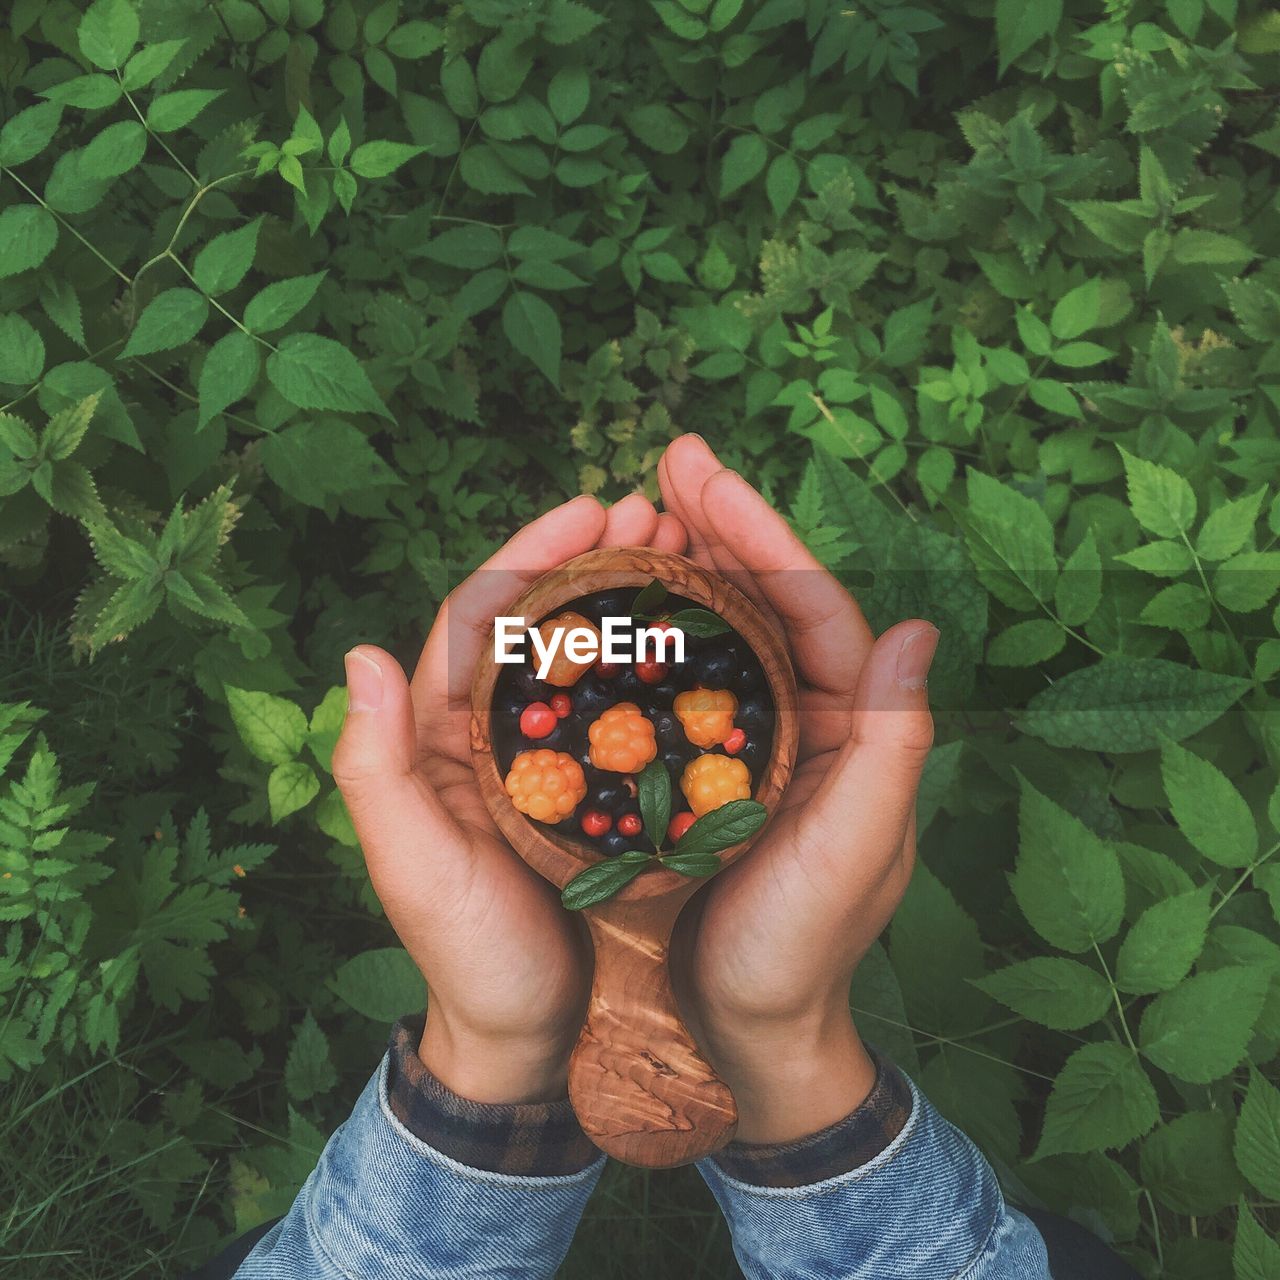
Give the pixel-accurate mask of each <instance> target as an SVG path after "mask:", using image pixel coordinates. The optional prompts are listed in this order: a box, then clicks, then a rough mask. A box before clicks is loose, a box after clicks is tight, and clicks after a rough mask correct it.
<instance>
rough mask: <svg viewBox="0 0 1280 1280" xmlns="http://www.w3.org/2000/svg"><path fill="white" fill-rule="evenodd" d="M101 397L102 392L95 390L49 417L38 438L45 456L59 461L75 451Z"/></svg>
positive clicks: (86, 430) (87, 428)
mask: <svg viewBox="0 0 1280 1280" xmlns="http://www.w3.org/2000/svg"><path fill="white" fill-rule="evenodd" d="M101 399H102V393H101V392H100V391H95V392H94V393H93V394H92V395H88V396H85V397H84V398H83V399H81V400H77V401H76V403H75V404H73V405H68V406H67V408H65V409H62V410H59V412H57V413H55V414H54V415H53V417H52V418H50V419H49V422H48V425H47V426H46V427H45V429H44V432H43V434H42V435H41V440H40V443H41V445H42V447H43V449H44V454H45V456H46V457H47V458H52V459H53V460H54V461H55V462H59V461H61V460H62V459H63V458H69V457H71V455H72V454H73V453H75V451H76V450H77V449H78V448H79V447H80V442H81V441H82V440H83V439H84V438H85V435H86V434H87V433H88V430H89V424H90V422H92V420H93V414H94V410H95V409H97V407H98V403H99V401H100V400H101Z"/></svg>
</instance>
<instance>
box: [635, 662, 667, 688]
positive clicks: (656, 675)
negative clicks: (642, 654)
mask: <svg viewBox="0 0 1280 1280" xmlns="http://www.w3.org/2000/svg"><path fill="white" fill-rule="evenodd" d="M666 674H667V664H666V663H665V662H637V663H636V675H637V676H639V677H640V679H641V680H643V681H644V682H645V684H657V683H658V682H659V681H660V680H662V679H664V678H665V676H666Z"/></svg>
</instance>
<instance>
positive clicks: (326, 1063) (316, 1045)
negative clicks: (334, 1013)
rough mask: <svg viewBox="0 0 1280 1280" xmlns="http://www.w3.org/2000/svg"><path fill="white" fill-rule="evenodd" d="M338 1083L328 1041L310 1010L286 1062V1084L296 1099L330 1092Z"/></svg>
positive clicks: (290, 1094)
mask: <svg viewBox="0 0 1280 1280" xmlns="http://www.w3.org/2000/svg"><path fill="white" fill-rule="evenodd" d="M337 1083H338V1073H337V1072H336V1071H334V1069H333V1063H332V1061H331V1060H330V1058H329V1041H328V1040H327V1039H326V1038H325V1034H324V1032H323V1031H321V1030H320V1027H319V1024H318V1023H317V1022H316V1020H315V1018H314V1016H313V1015H312V1013H311V1011H310V1010H308V1011H307V1016H306V1017H305V1018H303V1020H302V1021H301V1022H300V1023H299V1024H298V1027H297V1030H296V1031H295V1032H294V1033H293V1043H292V1044H290V1046H289V1056H288V1057H287V1058H286V1059H285V1064H284V1086H285V1089H286V1090H288V1093H289V1097H291V1098H292V1099H293V1100H294V1101H295V1102H306V1100H307V1099H308V1098H314V1097H315V1096H316V1095H317V1094H320V1093H328V1092H329V1090H330V1089H332V1088H333V1086H334V1085H335V1084H337Z"/></svg>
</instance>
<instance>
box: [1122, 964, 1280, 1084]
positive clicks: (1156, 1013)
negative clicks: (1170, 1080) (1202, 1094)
mask: <svg viewBox="0 0 1280 1280" xmlns="http://www.w3.org/2000/svg"><path fill="white" fill-rule="evenodd" d="M1268 985H1269V975H1268V974H1266V973H1265V972H1263V971H1262V970H1260V969H1255V968H1249V967H1246V966H1243V965H1236V966H1231V967H1228V968H1224V969H1215V970H1213V971H1212V972H1210V973H1199V974H1196V975H1195V976H1194V977H1191V978H1188V979H1186V981H1184V982H1182V983H1181V984H1180V985H1178V986H1176V987H1174V988H1173V990H1172V991H1166V992H1164V993H1163V994H1162V995H1158V996H1156V998H1155V999H1154V1000H1153V1001H1152V1002H1151V1003H1150V1004H1149V1005H1148V1006H1147V1007H1146V1009H1145V1010H1144V1011H1143V1014H1142V1022H1141V1024H1140V1027H1139V1033H1138V1039H1139V1044H1140V1045H1141V1047H1142V1052H1143V1053H1144V1054H1145V1055H1146V1057H1147V1058H1148V1059H1150V1061H1151V1062H1153V1063H1154V1064H1155V1065H1156V1066H1157V1067H1159V1068H1160V1069H1161V1070H1162V1071H1167V1072H1168V1073H1169V1074H1170V1075H1171V1076H1176V1077H1177V1078H1178V1079H1179V1080H1185V1081H1186V1082H1187V1083H1188V1084H1211V1083H1212V1082H1213V1081H1214V1080H1218V1079H1221V1078H1222V1077H1223V1076H1225V1075H1226V1074H1227V1073H1228V1072H1229V1071H1232V1070H1233V1069H1234V1068H1235V1067H1237V1066H1239V1065H1240V1061H1241V1059H1242V1058H1243V1057H1244V1055H1245V1049H1246V1048H1247V1047H1248V1044H1249V1037H1250V1036H1251V1035H1252V1034H1253V1027H1254V1024H1255V1023H1256V1022H1257V1020H1258V1015H1259V1014H1260V1013H1261V1012H1262V1002H1263V1001H1264V1000H1265V999H1266V997H1267V987H1268Z"/></svg>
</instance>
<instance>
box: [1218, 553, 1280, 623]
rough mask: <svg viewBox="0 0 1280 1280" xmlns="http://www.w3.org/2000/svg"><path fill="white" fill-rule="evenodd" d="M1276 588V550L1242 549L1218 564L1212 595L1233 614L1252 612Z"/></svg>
mask: <svg viewBox="0 0 1280 1280" xmlns="http://www.w3.org/2000/svg"><path fill="white" fill-rule="evenodd" d="M1277 590H1280V552H1276V551H1242V552H1241V553H1240V554H1239V555H1236V556H1232V557H1231V559H1230V560H1227V561H1226V562H1225V563H1223V564H1220V565H1219V566H1218V569H1217V572H1216V573H1215V574H1214V575H1213V597H1214V599H1215V600H1217V602H1218V603H1219V604H1220V605H1221V606H1222V607H1223V608H1224V609H1230V610H1231V611H1232V612H1234V613H1252V612H1253V611H1254V610H1255V609H1261V608H1262V607H1263V606H1264V605H1265V604H1267V603H1268V602H1269V601H1270V599H1271V597H1272V596H1274V595H1275V593H1276V591H1277Z"/></svg>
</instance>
